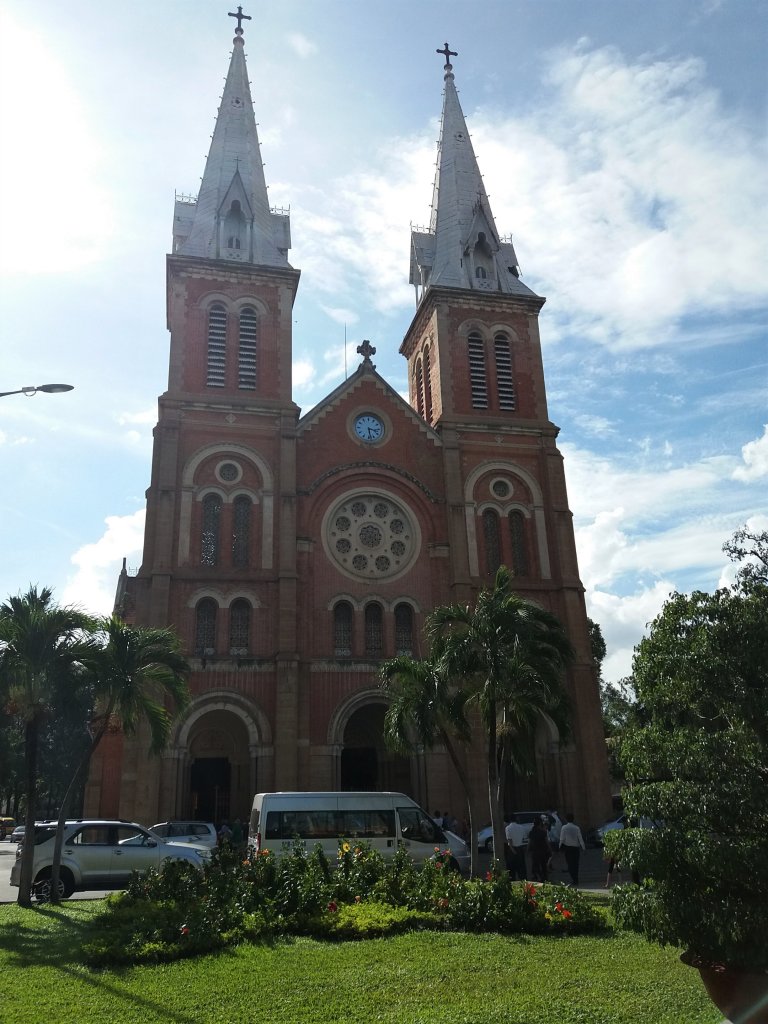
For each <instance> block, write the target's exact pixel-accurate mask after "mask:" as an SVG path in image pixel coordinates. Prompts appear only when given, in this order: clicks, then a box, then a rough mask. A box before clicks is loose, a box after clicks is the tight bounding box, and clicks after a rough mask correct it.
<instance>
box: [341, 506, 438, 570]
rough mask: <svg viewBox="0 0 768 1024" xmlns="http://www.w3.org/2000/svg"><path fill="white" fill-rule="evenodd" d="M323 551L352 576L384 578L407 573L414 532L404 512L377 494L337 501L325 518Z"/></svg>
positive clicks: (415, 541)
mask: <svg viewBox="0 0 768 1024" xmlns="http://www.w3.org/2000/svg"><path fill="white" fill-rule="evenodd" d="M326 524H327V525H326V550H327V551H328V553H329V554H330V555H331V557H332V558H333V560H334V561H335V562H337V563H338V565H339V566H340V567H341V568H342V569H344V570H345V571H346V572H348V573H350V574H351V575H353V576H362V577H363V578H365V579H376V578H379V579H381V578H386V577H387V576H394V575H395V574H397V573H400V572H402V571H403V570H404V569H407V568H408V566H409V565H410V564H411V562H412V561H413V559H414V557H415V556H416V553H417V548H418V531H417V530H416V529H415V528H414V526H413V523H412V517H411V515H410V514H409V513H408V512H406V510H405V509H404V508H403V507H402V506H400V505H398V504H396V503H395V502H394V501H390V500H388V499H386V498H384V497H382V496H381V495H378V494H363V495H355V497H354V498H351V499H348V500H346V501H341V502H340V503H339V504H338V505H336V507H335V508H332V509H331V511H330V513H329V515H328V516H327V517H326Z"/></svg>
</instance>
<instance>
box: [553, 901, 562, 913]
mask: <svg viewBox="0 0 768 1024" xmlns="http://www.w3.org/2000/svg"><path fill="white" fill-rule="evenodd" d="M555 910H559V911H560V913H562V912H563V904H562V903H560V902H558V903H556V904H555Z"/></svg>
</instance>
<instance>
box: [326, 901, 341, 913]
mask: <svg viewBox="0 0 768 1024" xmlns="http://www.w3.org/2000/svg"><path fill="white" fill-rule="evenodd" d="M328 909H329V910H330V912H331V913H332V914H335V913H336V911H337V910H338V909H339V908H338V905H337V904H336V903H334V902H333V900H331V902H330V903H329V904H328Z"/></svg>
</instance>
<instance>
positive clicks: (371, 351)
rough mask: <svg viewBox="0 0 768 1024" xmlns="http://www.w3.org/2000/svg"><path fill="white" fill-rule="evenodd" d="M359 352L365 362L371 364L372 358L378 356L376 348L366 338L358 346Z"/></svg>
mask: <svg viewBox="0 0 768 1024" xmlns="http://www.w3.org/2000/svg"><path fill="white" fill-rule="evenodd" d="M357 351H358V352H359V353H360V355H361V356H362V357H363V360H364V362H366V363H370V361H371V356H375V355H376V349H375V347H374V346H373V345H372V344H371V343H370V341H368V339H367V338H366V339H365V340H364V341H363V342H362V343H361V344H360V345H358V346H357Z"/></svg>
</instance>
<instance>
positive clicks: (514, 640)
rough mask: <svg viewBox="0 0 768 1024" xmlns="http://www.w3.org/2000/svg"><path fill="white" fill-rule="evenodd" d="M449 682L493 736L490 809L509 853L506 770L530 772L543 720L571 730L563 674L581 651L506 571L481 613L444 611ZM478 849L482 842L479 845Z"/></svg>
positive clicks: (439, 612)
mask: <svg viewBox="0 0 768 1024" xmlns="http://www.w3.org/2000/svg"><path fill="white" fill-rule="evenodd" d="M426 630H427V634H428V636H429V637H430V639H431V640H432V642H433V644H434V643H438V644H439V645H440V647H439V650H440V657H441V660H442V661H443V663H444V668H445V672H446V674H447V675H448V677H449V678H459V679H461V680H462V685H463V686H465V687H466V688H467V690H468V691H469V696H468V701H469V702H470V703H476V704H477V706H478V708H479V711H480V717H481V721H482V724H483V729H484V732H485V738H486V743H487V763H488V801H489V805H490V813H491V823H492V825H493V840H494V848H495V850H497V851H499V850H503V849H504V819H503V799H504V780H505V776H506V771H505V770H504V769H505V768H506V765H507V764H508V763H512V764H513V765H514V766H516V767H517V768H518V770H520V769H525V768H527V767H528V766H529V753H528V752H529V751H530V749H531V745H532V744H531V741H532V737H533V734H534V733H535V730H536V727H537V725H538V723H539V721H540V720H541V718H542V716H548V717H549V718H551V719H552V720H554V721H555V724H556V725H557V726H558V729H559V731H560V734H561V736H564V735H565V733H566V731H567V728H568V701H567V697H566V694H565V690H564V687H563V674H564V671H565V668H566V666H567V664H568V663H569V662H570V661H571V659H572V657H573V649H572V647H571V644H570V641H569V640H568V637H567V636H566V634H565V631H564V629H563V627H562V625H561V623H560V622H559V621H558V619H557V618H556V617H555V616H554V615H552V614H550V613H549V612H547V611H545V610H544V609H543V608H540V607H539V606H538V605H536V604H534V603H533V602H532V601H528V600H526V599H525V598H522V597H520V595H519V594H517V593H515V591H514V590H513V578H512V574H511V573H510V571H509V569H507V567H506V566H501V568H500V569H499V570H498V572H497V573H496V578H495V580H494V585H493V587H489V588H484V589H483V590H481V591H480V594H479V595H478V598H477V601H476V603H475V607H474V608H470V607H468V606H463V605H449V606H445V607H440V608H436V609H435V611H434V612H433V613H432V614H431V615H430V616H429V618H428V619H427V623H426ZM473 841H474V837H473Z"/></svg>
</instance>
